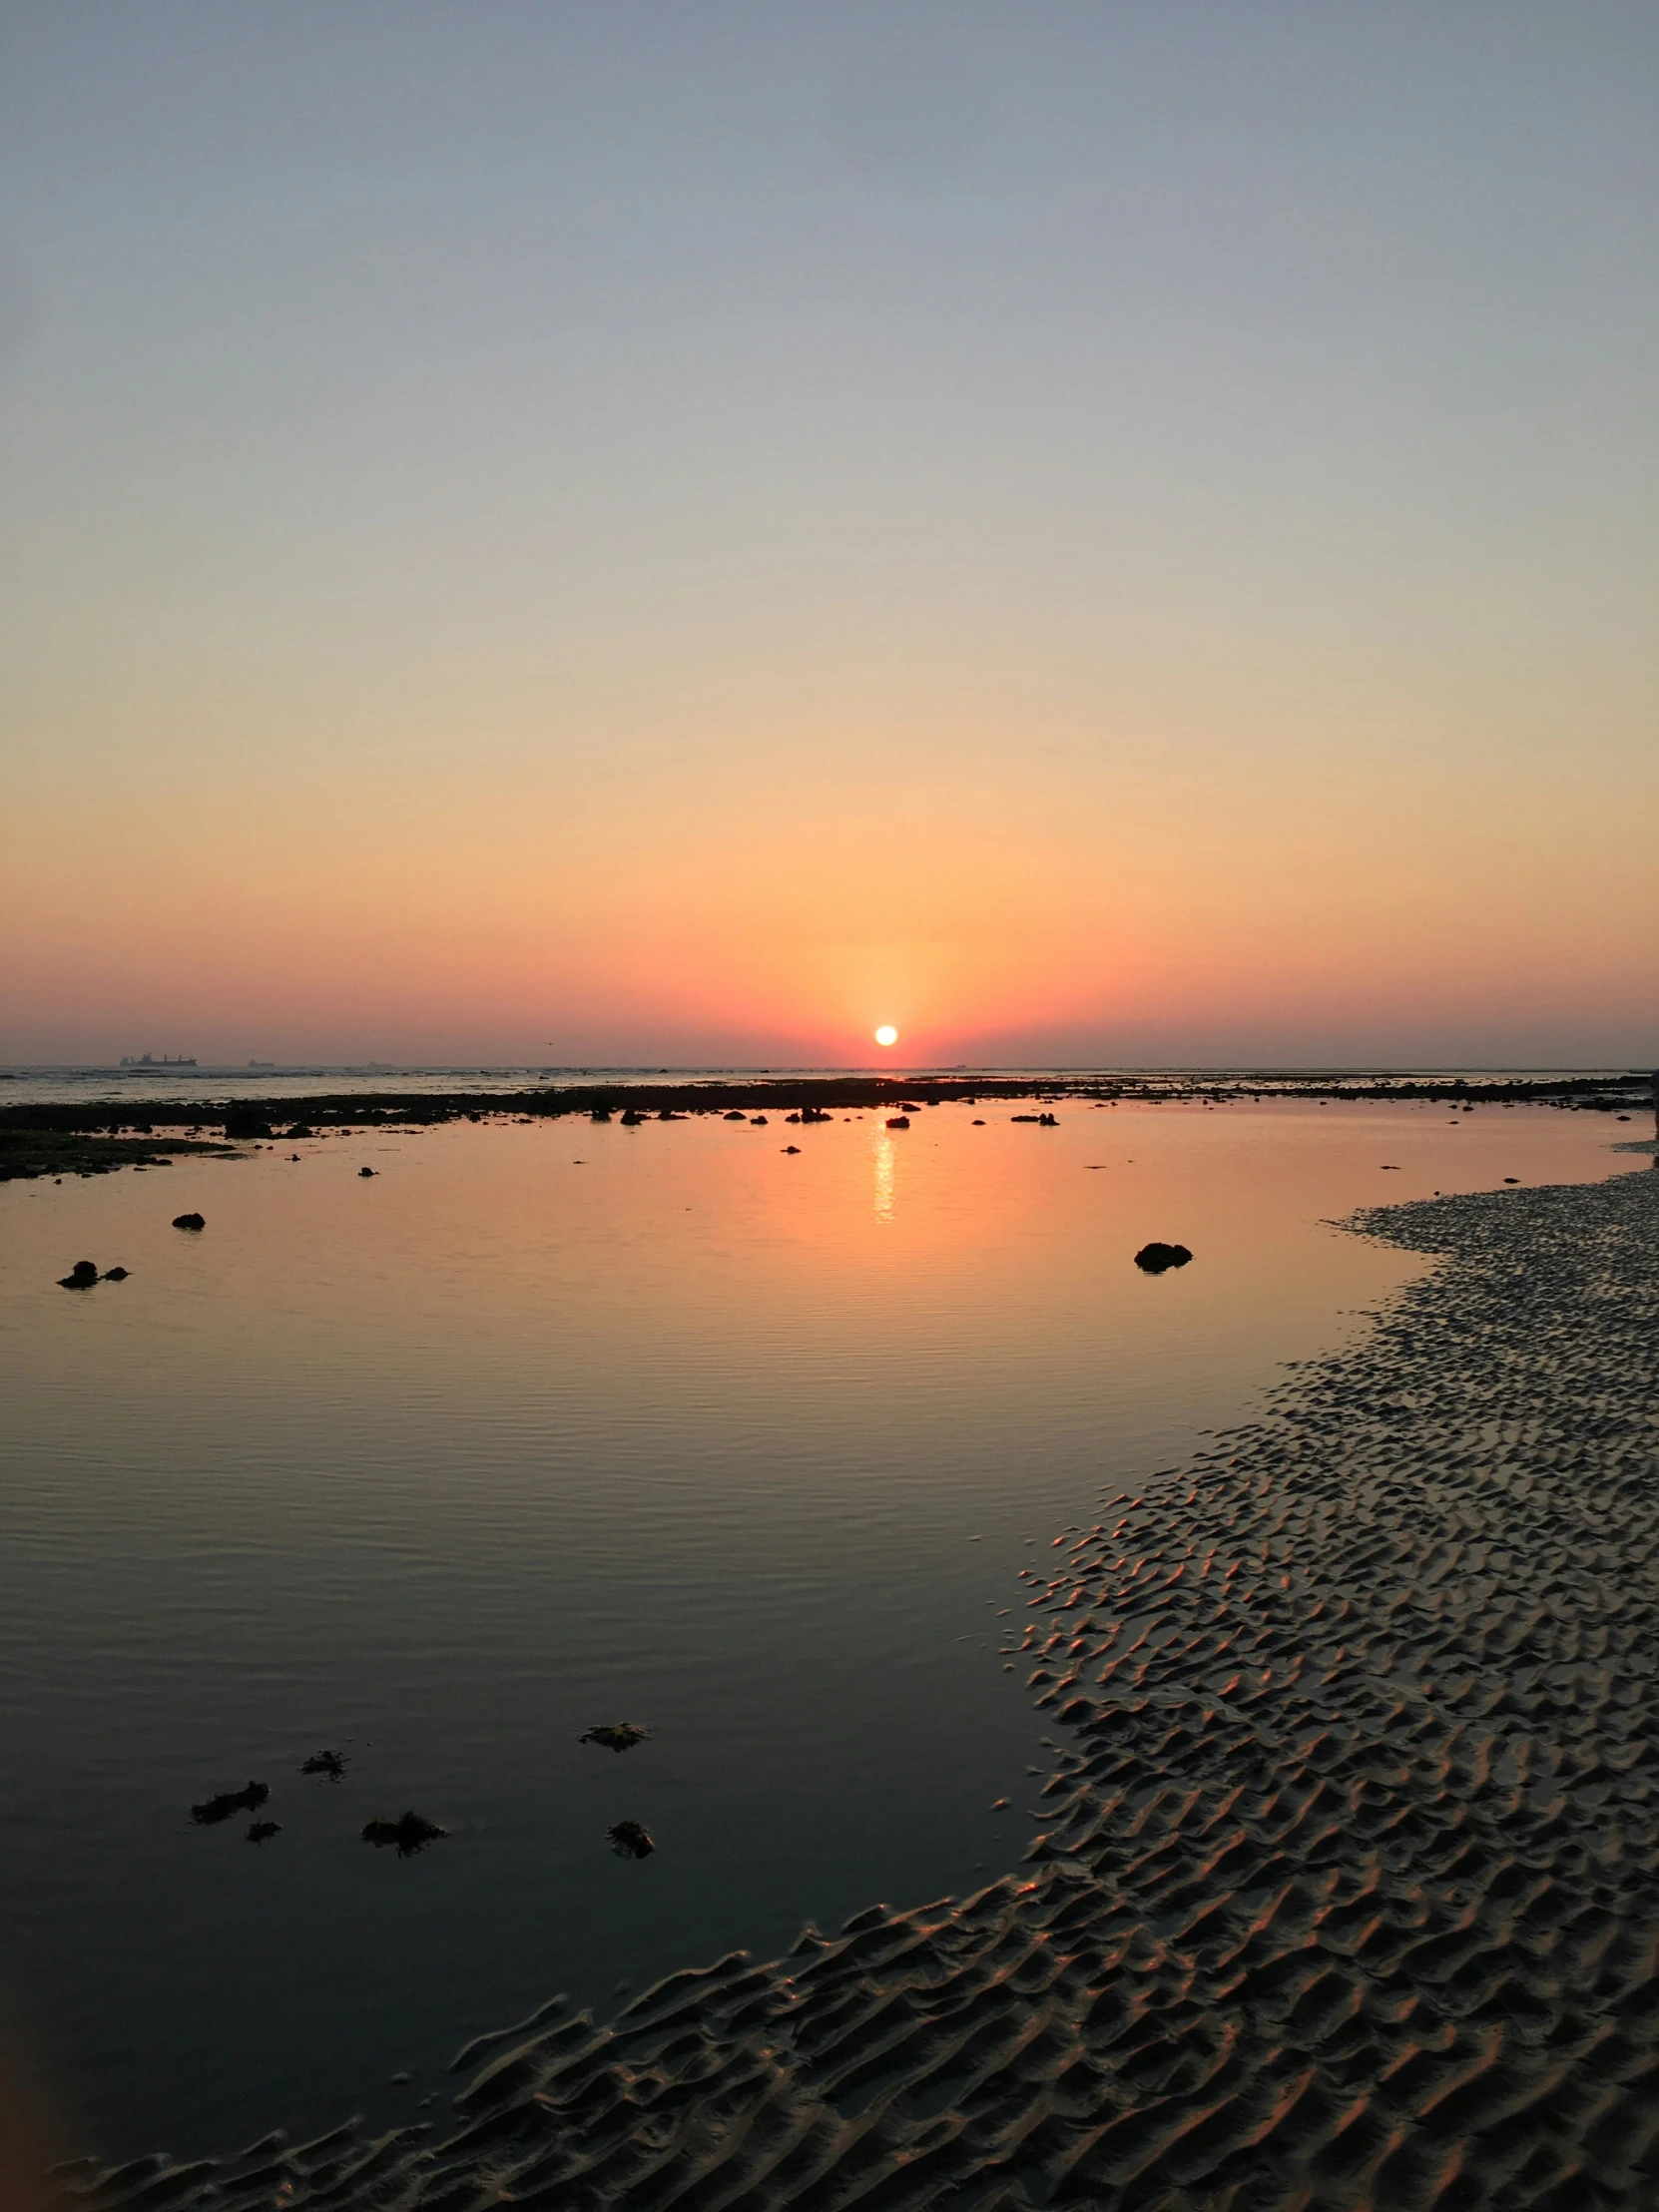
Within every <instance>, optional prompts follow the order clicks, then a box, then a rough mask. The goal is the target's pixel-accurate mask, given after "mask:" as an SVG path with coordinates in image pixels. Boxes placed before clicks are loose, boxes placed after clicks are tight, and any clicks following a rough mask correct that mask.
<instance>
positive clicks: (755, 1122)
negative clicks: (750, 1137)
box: [749, 1114, 767, 1129]
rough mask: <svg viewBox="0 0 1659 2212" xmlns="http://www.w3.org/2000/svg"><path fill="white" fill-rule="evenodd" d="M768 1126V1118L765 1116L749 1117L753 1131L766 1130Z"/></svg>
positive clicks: (754, 1115) (753, 1115) (752, 1115)
mask: <svg viewBox="0 0 1659 2212" xmlns="http://www.w3.org/2000/svg"><path fill="white" fill-rule="evenodd" d="M766 1125H767V1117H766V1116H765V1114H751V1115H750V1117H749V1126H750V1127H751V1129H764V1128H765V1127H766Z"/></svg>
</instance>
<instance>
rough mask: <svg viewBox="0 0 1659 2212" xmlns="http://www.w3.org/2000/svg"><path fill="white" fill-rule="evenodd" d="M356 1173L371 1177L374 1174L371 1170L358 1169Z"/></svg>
mask: <svg viewBox="0 0 1659 2212" xmlns="http://www.w3.org/2000/svg"><path fill="white" fill-rule="evenodd" d="M357 1173H358V1174H359V1175H372V1174H373V1173H374V1170H373V1169H372V1168H359V1169H358V1170H357Z"/></svg>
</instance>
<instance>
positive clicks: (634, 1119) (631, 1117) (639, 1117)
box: [622, 1106, 645, 1129]
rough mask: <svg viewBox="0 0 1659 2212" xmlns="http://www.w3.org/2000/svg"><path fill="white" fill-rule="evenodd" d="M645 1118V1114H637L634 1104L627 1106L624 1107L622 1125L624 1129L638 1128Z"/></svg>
mask: <svg viewBox="0 0 1659 2212" xmlns="http://www.w3.org/2000/svg"><path fill="white" fill-rule="evenodd" d="M644 1119H645V1116H644V1115H643V1114H636V1113H635V1111H634V1109H633V1107H632V1106H625V1107H624V1108H623V1109H622V1126H623V1128H624V1129H637V1128H638V1127H639V1125H640V1123H641V1122H642V1121H644Z"/></svg>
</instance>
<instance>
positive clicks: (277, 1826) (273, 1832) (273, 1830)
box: [248, 1821, 282, 1844]
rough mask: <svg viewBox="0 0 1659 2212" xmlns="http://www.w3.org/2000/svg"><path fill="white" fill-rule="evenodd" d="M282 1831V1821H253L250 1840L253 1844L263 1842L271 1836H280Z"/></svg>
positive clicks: (249, 1833)
mask: <svg viewBox="0 0 1659 2212" xmlns="http://www.w3.org/2000/svg"><path fill="white" fill-rule="evenodd" d="M281 1833H282V1824H281V1822H280V1821H252V1822H250V1824H249V1829H248V1841H249V1842H250V1843H251V1844H263V1843H265V1842H266V1841H267V1839H268V1838H269V1837H272V1836H279V1835H280V1834H281Z"/></svg>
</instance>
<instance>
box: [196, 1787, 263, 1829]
mask: <svg viewBox="0 0 1659 2212" xmlns="http://www.w3.org/2000/svg"><path fill="white" fill-rule="evenodd" d="M270 1795H271V1785H270V1783H268V1782H251V1783H249V1785H248V1787H247V1789H246V1790H225V1791H222V1792H221V1793H220V1795H219V1796H218V1797H211V1798H209V1800H208V1802H207V1804H206V1805H193V1806H192V1807H191V1809H190V1817H191V1819H192V1820H193V1821H195V1823H196V1825H197V1826H198V1828H212V1827H214V1826H215V1825H216V1824H217V1823H218V1822H220V1821H228V1820H229V1819H230V1818H231V1815H232V1814H233V1813H257V1812H258V1811H259V1810H260V1807H261V1806H262V1805H263V1804H264V1803H265V1801H266V1799H267V1798H268V1797H270Z"/></svg>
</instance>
